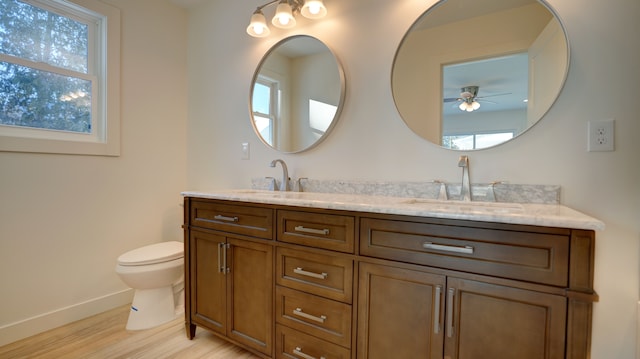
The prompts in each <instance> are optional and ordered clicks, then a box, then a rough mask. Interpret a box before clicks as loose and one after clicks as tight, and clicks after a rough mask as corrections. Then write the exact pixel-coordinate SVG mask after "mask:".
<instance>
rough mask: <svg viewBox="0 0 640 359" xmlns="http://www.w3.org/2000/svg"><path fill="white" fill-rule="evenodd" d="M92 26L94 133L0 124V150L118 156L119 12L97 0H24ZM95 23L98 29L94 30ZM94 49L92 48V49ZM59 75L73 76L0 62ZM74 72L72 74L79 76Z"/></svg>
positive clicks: (24, 62)
mask: <svg viewBox="0 0 640 359" xmlns="http://www.w3.org/2000/svg"><path fill="white" fill-rule="evenodd" d="M21 1H23V2H25V3H27V4H29V5H32V6H36V7H38V8H41V9H44V10H46V11H49V12H53V13H56V14H58V15H61V16H65V17H68V18H71V19H73V20H75V21H79V22H82V23H85V24H88V25H89V35H88V36H89V42H88V45H89V47H90V49H89V52H90V53H94V54H95V56H93V58H92V57H91V56H90V58H89V60H88V64H87V69H88V74H86V75H85V76H82V78H83V79H84V78H85V77H87V78H91V79H92V91H95V92H93V93H92V101H93V103H92V131H91V134H87V133H75V132H74V133H69V132H65V131H56V130H47V129H34V128H22V127H19V126H3V125H0V151H5V152H34V153H56V154H76V155H102V156H119V155H120V11H119V10H118V9H117V8H115V7H113V6H111V5H108V4H105V3H102V2H100V1H97V0H68V1H64V0H48V1H42V0H21ZM92 24H94V28H92ZM91 47H93V48H91ZM7 59H9V60H11V62H12V63H15V64H18V65H22V66H28V67H30V68H33V69H36V70H41V71H50V70H51V69H54V68H55V71H50V72H54V73H57V74H61V73H63V72H68V73H70V72H73V71H70V70H69V71H66V70H61V68H57V67H53V66H51V65H46V64H42V63H33V62H32V61H30V60H27V59H22V58H16V57H12V56H10V55H6V54H2V57H0V60H2V61H6V60H7ZM77 75H78V74H77V73H75V72H74V74H73V75H72V76H73V77H76V76H77Z"/></svg>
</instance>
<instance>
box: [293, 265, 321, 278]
mask: <svg viewBox="0 0 640 359" xmlns="http://www.w3.org/2000/svg"><path fill="white" fill-rule="evenodd" d="M293 273H296V274H300V275H304V276H307V277H311V278H317V279H327V276H328V274H327V273H320V274H318V273H313V272H308V271H306V270H304V269H302V268H300V267H298V268H296V269H294V270H293Z"/></svg>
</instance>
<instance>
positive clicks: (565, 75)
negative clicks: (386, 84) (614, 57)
mask: <svg viewBox="0 0 640 359" xmlns="http://www.w3.org/2000/svg"><path fill="white" fill-rule="evenodd" d="M504 1H509V0H504ZM447 2H448V0H438V1H436V2H435V3H433V4H432V5H431V6H429V8H427V10H425V11H424V12H422V13H421V14H420V15H419V16H418V17H417V19H416V20H415V21H414V22H413V23H412V24H411V26H410V27H409V28H408V29H407V31H406V32H405V34H404V35H403V37H402V40H401V41H400V43H399V45H398V47H397V50H396V53H395V55H394V58H393V63H392V66H391V94H392V97H393V102H394V105H395V106H396V110H397V111H398V114H399V115H400V118H401V119H402V120H403V122H404V123H405V125H406V126H407V127H408V128H409V129H410V130H411V131H412V132H414V133H415V134H416V135H417V136H419V137H420V138H422V139H424V140H426V141H428V142H430V143H432V144H434V145H436V146H439V147H441V148H443V149H446V150H451V151H481V150H487V149H491V148H495V147H498V146H501V145H503V144H505V143H507V142H511V141H513V140H515V139H517V138H519V137H520V136H522V135H523V134H524V133H526V132H528V131H529V130H530V129H531V128H533V127H534V126H535V125H536V124H538V123H539V122H540V121H542V119H543V118H544V117H545V116H546V115H547V114H548V113H549V111H550V110H551V108H552V107H553V106H554V104H555V103H556V102H557V101H558V98H559V97H560V95H561V94H562V91H563V89H564V86H565V85H566V82H567V78H568V76H569V71H570V67H571V45H570V42H569V34H568V32H567V28H566V26H565V25H564V23H563V21H562V19H561V18H560V16H559V15H558V13H557V12H556V11H555V10H554V9H553V7H552V6H551V5H550V4H549V3H548V2H547V1H546V0H536V2H537V3H538V4H540V5H542V6H543V7H544V8H545V9H546V10H547V11H549V13H550V14H551V15H552V16H553V17H554V19H555V20H556V21H557V22H558V25H559V27H560V29H561V30H562V36H563V38H564V41H565V44H566V65H565V66H564V71H563V75H562V79H561V80H560V82H559V83H560V85H559V86H558V88H557V92H556V93H555V97H554V98H553V100H552V101H550V103H549V106H548V108H546V109H544V111H541V112H540V115H539V116H538V118H537V119H536V121H535V122H534V123H532V124H530V125H528V126H527V128H525V129H524V130H523V131H521V132H519V133H517V134H515V136H514V137H513V138H511V139H509V140H506V141H503V142H501V143H498V144H496V145H493V146H489V147H483V148H477V149H466V150H465V149H455V148H449V147H444V146H443V145H442V131H441V133H440V136H439V137H440V143H434V142H433V141H431V140H430V139H427V138H425V137H424V136H423V135H422V134H419V133H417V132H416V131H414V128H413V127H412V126H411V125H410V124H409V122H408V121H407V119H406V118H405V116H406V114H405V116H403V114H402V111H401V109H400V107H399V106H398V99H397V97H398V94H397V93H396V91H395V87H394V74H395V68H396V65H397V61H398V54H399V53H400V51H401V50H402V47H403V45H404V44H405V42H407V38H408V37H409V35H410V33H411V32H412V31H414V30H415V29H416V28H417V27H419V25H420V23H421V22H422V21H424V19H425V18H426V17H427V16H429V15H430V14H431V13H432V11H433V10H434V9H436V8H438V7H440V6H442V5H445V4H446V3H447ZM427 46H428V45H427ZM439 81H440V82H442V75H441V77H440V79H439ZM440 88H441V91H442V85H441V86H440ZM440 95H441V96H440V97H441V98H439V99H438V106H442V104H441V102H442V97H443V96H442V93H441V94H440ZM440 112H442V110H440ZM442 120H443V119H442V114H441V115H440V119H439V121H440V122H442Z"/></svg>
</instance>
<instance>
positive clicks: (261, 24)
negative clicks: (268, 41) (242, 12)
mask: <svg viewBox="0 0 640 359" xmlns="http://www.w3.org/2000/svg"><path fill="white" fill-rule="evenodd" d="M270 33H271V30H269V27H268V26H267V19H266V18H265V17H264V14H263V13H262V11H260V10H256V11H255V12H254V13H253V15H251V21H250V22H249V26H248V27H247V34H249V35H251V36H253V37H265V36H269V34H270Z"/></svg>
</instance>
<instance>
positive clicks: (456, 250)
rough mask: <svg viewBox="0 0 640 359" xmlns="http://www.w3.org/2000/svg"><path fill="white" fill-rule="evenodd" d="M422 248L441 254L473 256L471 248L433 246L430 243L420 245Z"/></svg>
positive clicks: (443, 245) (433, 244)
mask: <svg viewBox="0 0 640 359" xmlns="http://www.w3.org/2000/svg"><path fill="white" fill-rule="evenodd" d="M422 248H424V249H433V250H436V251H443V252H454V253H465V254H473V247H471V246H464V247H458V246H448V245H445V244H435V243H432V242H425V243H423V244H422Z"/></svg>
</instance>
